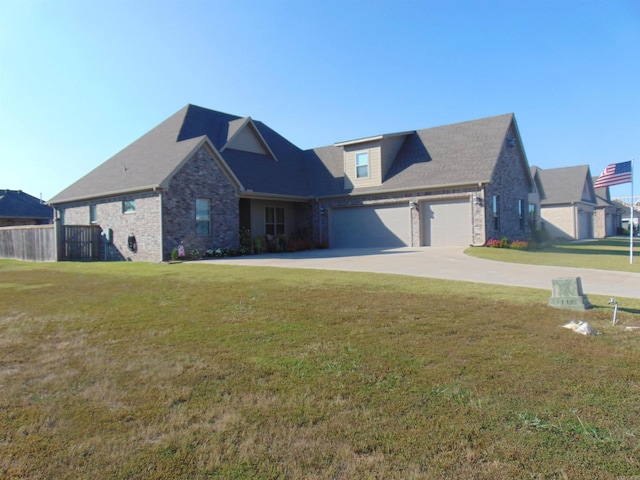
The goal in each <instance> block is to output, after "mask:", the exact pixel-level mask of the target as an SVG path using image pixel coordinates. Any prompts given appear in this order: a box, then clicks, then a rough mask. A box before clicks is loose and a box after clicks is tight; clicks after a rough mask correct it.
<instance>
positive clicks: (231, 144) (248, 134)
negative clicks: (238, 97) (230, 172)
mask: <svg viewBox="0 0 640 480" xmlns="http://www.w3.org/2000/svg"><path fill="white" fill-rule="evenodd" d="M228 148H230V149H233V150H241V151H243V152H250V153H257V154H259V155H266V156H268V157H271V158H272V159H274V160H276V161H277V158H276V156H275V154H274V153H273V152H272V151H271V148H270V147H269V144H268V143H267V142H266V141H265V139H264V137H263V136H262V135H261V134H260V131H259V130H258V129H257V128H256V126H255V124H254V123H253V120H251V117H246V118H240V119H237V120H232V121H230V122H229V129H228V132H227V143H226V144H225V145H224V147H222V149H221V150H220V151H221V152H223V151H225V150H226V149H228Z"/></svg>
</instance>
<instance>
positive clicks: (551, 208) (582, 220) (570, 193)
mask: <svg viewBox="0 0 640 480" xmlns="http://www.w3.org/2000/svg"><path fill="white" fill-rule="evenodd" d="M531 176H532V177H533V179H534V182H535V184H536V188H537V190H538V192H539V195H540V218H541V220H542V224H543V226H544V228H545V229H546V231H547V232H548V233H549V235H550V237H551V238H565V239H566V238H571V239H575V240H583V239H588V238H593V237H594V222H593V219H594V212H595V210H596V207H597V203H596V194H595V191H594V189H593V183H592V181H591V172H590V171H589V166H588V165H579V166H576V167H564V168H550V169H546V170H543V169H541V168H538V167H532V168H531Z"/></svg>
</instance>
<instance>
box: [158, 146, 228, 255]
mask: <svg viewBox="0 0 640 480" xmlns="http://www.w3.org/2000/svg"><path fill="white" fill-rule="evenodd" d="M196 198H207V199H209V201H210V208H211V229H210V234H209V235H206V236H199V235H196ZM162 212H163V219H164V223H163V238H164V251H163V255H164V258H165V259H168V258H170V256H171V251H172V250H173V249H174V248H176V247H177V246H178V245H179V244H180V242H184V246H185V249H187V250H190V249H193V248H197V249H198V250H200V251H201V252H203V251H205V250H206V249H208V248H216V247H237V246H238V245H239V243H240V239H239V232H240V213H239V200H238V197H237V196H236V190H235V187H234V186H233V185H232V183H231V181H230V180H229V178H228V177H227V176H226V175H225V173H224V172H223V170H222V169H221V167H220V165H219V164H218V162H217V161H216V160H215V159H214V158H213V156H212V154H211V153H210V152H209V150H208V149H207V148H206V147H205V146H202V147H201V148H200V149H199V150H198V151H197V152H196V153H194V155H193V156H192V157H191V158H190V159H189V160H188V161H187V162H186V163H185V164H184V165H183V167H182V168H181V169H180V170H179V171H178V173H176V175H175V176H174V177H173V178H172V179H171V180H170V182H169V188H168V190H167V191H166V192H163V193H162Z"/></svg>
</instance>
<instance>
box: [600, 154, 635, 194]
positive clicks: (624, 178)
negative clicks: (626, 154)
mask: <svg viewBox="0 0 640 480" xmlns="http://www.w3.org/2000/svg"><path fill="white" fill-rule="evenodd" d="M630 181H631V160H629V161H628V162H622V163H612V164H611V165H608V166H607V168H605V169H604V172H602V173H601V174H600V176H599V177H598V180H597V181H596V183H595V184H594V185H593V187H594V188H601V187H610V186H611V185H619V184H621V183H627V182H630Z"/></svg>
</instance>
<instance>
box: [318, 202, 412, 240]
mask: <svg viewBox="0 0 640 480" xmlns="http://www.w3.org/2000/svg"><path fill="white" fill-rule="evenodd" d="M410 217H411V212H410V210H409V205H408V204H402V205H400V206H387V207H354V208H336V209H333V210H332V211H331V229H330V233H329V235H330V237H329V246H330V247H332V248H370V247H385V248H394V247H406V246H408V245H410V243H411V227H410Z"/></svg>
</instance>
